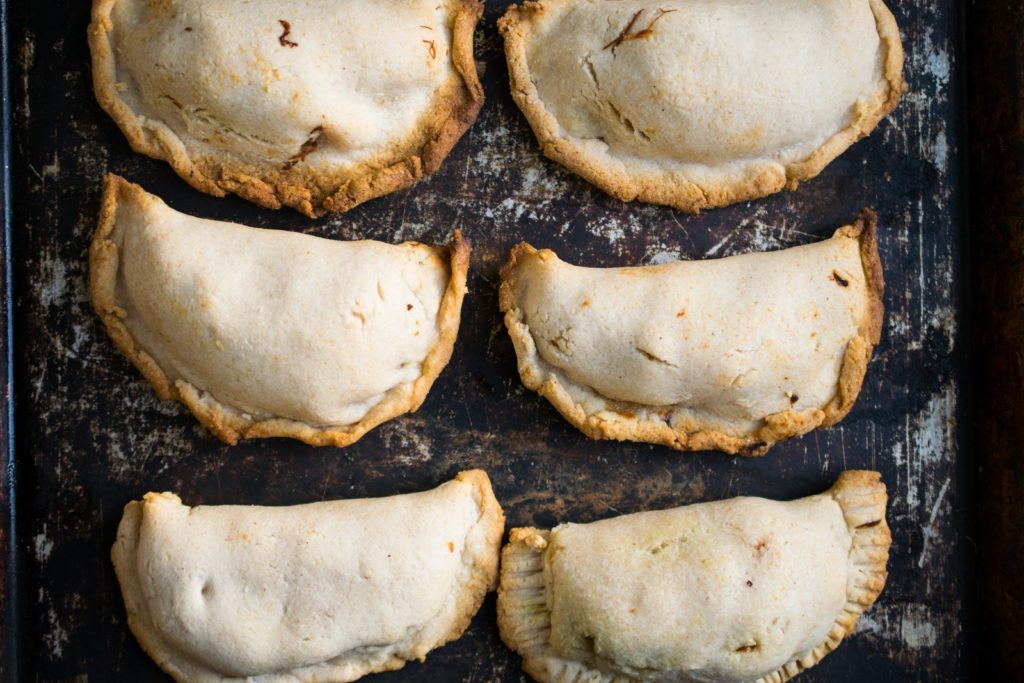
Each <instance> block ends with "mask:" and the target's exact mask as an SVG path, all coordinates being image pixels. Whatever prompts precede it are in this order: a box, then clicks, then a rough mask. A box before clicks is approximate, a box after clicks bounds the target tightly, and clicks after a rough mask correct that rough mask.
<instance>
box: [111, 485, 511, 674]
mask: <svg viewBox="0 0 1024 683" xmlns="http://www.w3.org/2000/svg"><path fill="white" fill-rule="evenodd" d="M454 480H455V481H460V482H463V483H466V484H468V485H470V486H471V487H472V488H473V498H474V501H475V502H476V504H477V506H478V508H479V510H480V516H479V518H478V521H477V524H478V525H481V526H482V527H483V548H481V549H479V551H478V552H476V553H475V554H473V556H472V557H471V558H469V559H470V566H471V569H470V575H469V578H468V580H467V581H466V582H465V583H463V584H460V585H459V586H458V589H459V591H460V593H459V595H458V596H457V598H456V607H455V611H454V615H453V617H452V620H451V624H452V625H451V628H450V629H449V630H448V631H447V632H446V634H445V635H444V636H442V637H440V638H438V639H437V640H436V642H434V643H432V644H427V645H425V646H422V652H423V655H422V656H420V658H419V659H420V661H423V660H424V659H425V657H426V654H428V653H429V652H430V651H432V650H435V649H437V648H439V647H441V646H443V645H444V644H445V643H448V642H450V641H452V640H455V639H457V638H459V637H461V636H462V634H463V633H465V631H466V629H467V628H468V627H469V623H470V622H471V621H472V619H473V617H474V616H475V615H476V613H477V612H478V611H479V610H480V606H481V605H482V604H483V601H484V598H485V597H486V595H487V593H488V592H490V591H492V590H494V589H495V588H496V587H497V585H498V558H499V552H500V548H501V537H502V535H503V533H504V530H505V515H504V512H503V511H502V509H501V505H500V504H499V503H498V500H497V498H495V496H494V491H493V489H492V488H491V480H490V478H489V477H488V476H487V473H486V472H485V471H484V470H479V469H475V470H464V471H462V472H459V473H458V474H457V475H456V476H455V478H454ZM154 496H156V497H159V496H171V497H173V498H175V499H177V496H174V494H169V493H147V494H146V495H145V496H143V500H142V501H131V502H129V503H128V504H127V505H126V506H125V508H124V515H123V516H122V518H121V522H120V524H119V525H118V528H117V539H116V541H115V543H114V545H113V547H112V548H111V553H110V555H111V560H112V562H113V565H114V572H115V574H116V575H117V579H118V583H119V585H120V586H121V593H122V596H123V598H124V602H125V607H126V611H127V616H128V627H129V628H130V630H131V632H132V634H133V635H134V636H135V638H136V640H138V641H139V645H140V646H141V647H142V649H143V650H144V651H145V652H146V654H148V655H149V656H150V657H151V658H152V659H153V661H155V662H156V663H157V664H158V665H159V666H160V668H161V669H163V670H164V671H165V672H166V673H168V674H169V675H170V676H171V677H172V678H174V679H175V680H176V681H179V682H180V683H196V682H202V683H227V682H232V683H234V682H238V683H241V681H244V680H250V679H242V678H234V677H229V676H221V675H219V674H216V673H214V672H208V671H207V670H202V669H200V668H198V667H197V666H195V665H193V664H192V662H191V661H190V660H189V659H188V657H187V655H184V654H183V653H181V652H180V651H179V650H178V649H177V648H175V647H174V646H173V645H171V644H170V643H168V642H166V641H165V640H164V639H163V638H161V637H160V634H159V631H158V630H157V629H156V628H155V626H154V625H153V623H152V620H151V618H150V615H149V611H148V609H147V606H146V601H145V595H144V593H143V591H142V586H141V583H140V580H139V575H138V554H137V545H138V538H139V528H140V526H141V524H142V518H143V514H144V506H145V501H146V500H147V499H149V498H150V497H154ZM179 502H180V499H179ZM463 552H464V560H465V559H466V557H465V554H466V553H469V552H470V548H469V547H468V546H467V547H466V548H465V550H464V551H463ZM377 654H378V655H383V656H378V657H377V659H376V660H373V659H367V660H365V661H362V662H350V661H342V662H338V663H333V664H332V663H330V662H325V663H322V664H319V665H313V666H309V667H305V668H303V669H299V670H297V671H292V672H275V673H268V674H264V675H261V676H260V677H259V680H260V681H262V683H315V682H316V681H353V680H356V679H357V678H360V677H362V676H365V675H367V674H371V673H379V672H382V671H394V670H396V669H401V668H402V667H404V666H405V664H406V663H407V661H409V660H407V659H404V658H402V657H399V656H396V655H394V654H387V653H384V652H381V653H377ZM179 662H184V663H185V665H184V666H183V665H182V664H179Z"/></svg>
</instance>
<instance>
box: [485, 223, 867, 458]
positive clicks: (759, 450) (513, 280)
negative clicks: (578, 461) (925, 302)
mask: <svg viewBox="0 0 1024 683" xmlns="http://www.w3.org/2000/svg"><path fill="white" fill-rule="evenodd" d="M832 239H833V240H856V241H857V243H858V249H859V254H860V263H861V267H862V269H863V278H864V283H865V294H866V302H865V306H864V311H865V313H864V316H863V318H862V319H861V320H860V322H859V324H858V326H857V332H856V334H855V335H854V336H852V338H850V340H849V342H848V343H847V344H846V347H845V351H844V352H843V356H842V363H841V366H840V369H839V373H838V377H837V381H836V385H835V393H834V395H833V397H832V398H831V399H830V400H829V401H828V402H827V403H826V404H825V405H824V406H822V407H820V408H812V409H800V410H795V409H789V410H785V411H782V412H778V413H773V414H769V415H766V416H765V417H764V418H763V419H762V424H761V426H759V427H758V428H756V429H754V430H752V431H750V432H749V433H746V434H737V433H729V432H727V431H724V430H722V429H717V428H715V427H714V426H712V425H710V424H703V425H700V424H698V425H696V426H695V425H694V424H693V422H692V421H690V422H689V423H688V424H683V423H682V422H671V421H670V420H668V419H667V418H666V417H665V416H666V415H669V414H671V413H672V411H673V410H675V409H676V408H678V407H679V406H671V405H643V404H639V403H632V402H628V401H617V400H613V399H609V398H607V397H603V396H601V395H600V392H598V391H597V390H595V389H593V388H592V387H587V386H582V385H580V384H579V383H577V382H575V381H574V380H573V379H571V378H570V377H568V376H567V374H566V373H565V372H564V371H563V370H561V369H559V368H557V367H555V366H552V365H551V364H549V363H548V362H547V361H545V359H543V358H542V357H541V356H540V354H539V353H538V350H537V342H538V338H537V335H536V334H535V332H534V331H533V330H532V329H531V327H530V323H529V321H528V320H527V319H526V314H525V311H524V310H523V309H522V308H521V303H520V302H519V301H517V296H516V291H517V290H518V289H519V288H520V278H522V277H524V275H523V273H522V268H521V262H522V261H523V259H525V258H532V257H534V256H540V257H541V258H551V257H554V255H553V254H551V253H550V252H547V251H546V250H545V251H542V252H538V251H537V250H536V249H534V248H533V247H531V246H530V245H528V244H526V243H521V244H519V245H518V246H516V247H515V248H514V249H513V250H512V254H511V256H510V259H509V261H508V263H506V265H505V266H504V267H503V268H502V270H501V278H502V283H501V287H500V291H499V307H500V309H501V311H502V312H503V313H504V314H505V325H506V327H507V328H508V331H509V334H510V336H511V338H512V342H513V345H514V346H515V350H516V355H517V358H518V365H519V374H520V377H521V379H522V381H523V384H524V385H525V386H526V387H527V388H529V389H532V390H534V391H536V392H538V393H539V394H540V395H541V396H543V397H544V398H546V399H547V400H548V401H550V402H551V404H552V405H553V406H554V407H555V408H556V409H557V410H558V412H559V413H561V414H562V416H563V417H565V419H566V420H568V421H569V422H570V423H571V424H573V425H574V426H576V427H577V428H578V429H580V430H581V431H582V432H583V433H584V434H586V435H587V436H589V437H591V438H594V439H614V440H620V441H642V442H648V443H655V444H660V445H664V446H668V447H670V448H675V449H678V450H690V451H696V450H721V451H724V452H726V453H739V454H741V455H762V454H764V453H765V452H766V451H767V450H768V448H770V447H771V446H772V445H773V444H774V443H776V442H778V441H781V440H784V439H787V438H791V437H793V436H798V435H801V434H804V433H806V432H808V431H810V430H812V429H815V428H817V427H822V426H829V425H832V424H835V423H836V422H838V421H840V420H842V419H843V418H844V417H845V416H846V415H847V414H848V413H849V412H850V410H851V408H852V407H853V405H854V403H855V401H856V399H857V395H858V394H859V392H860V388H861V385H862V383H863V380H864V375H865V373H866V371H867V366H868V362H869V361H870V359H871V353H872V350H873V349H874V347H875V345H877V344H878V342H879V339H880V336H881V330H882V321H883V313H884V306H883V303H882V295H883V292H884V281H883V276H882V266H881V261H880V259H879V255H878V246H877V220H876V217H875V214H874V212H872V211H870V210H864V211H862V212H861V214H860V215H859V216H858V218H857V220H856V221H855V222H854V223H853V224H852V225H849V226H846V227H843V228H840V229H839V230H838V231H837V232H836V233H835V235H833V237H832ZM526 286H528V285H526ZM581 392H582V393H587V395H593V396H594V397H595V399H596V400H598V401H603V403H604V406H605V409H603V410H600V411H595V410H594V409H593V408H590V409H588V408H587V407H586V406H584V405H583V404H582V403H581V402H580V401H579V400H578V399H577V398H574V394H575V395H576V396H579V395H580V393H581ZM670 422H671V423H670ZM697 422H698V423H699V422H700V420H698V421H697Z"/></svg>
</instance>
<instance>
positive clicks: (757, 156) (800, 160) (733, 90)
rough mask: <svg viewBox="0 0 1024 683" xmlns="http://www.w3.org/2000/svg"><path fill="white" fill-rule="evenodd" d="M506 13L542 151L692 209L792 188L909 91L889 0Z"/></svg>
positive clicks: (516, 79)
mask: <svg viewBox="0 0 1024 683" xmlns="http://www.w3.org/2000/svg"><path fill="white" fill-rule="evenodd" d="M498 26H499V28H500V29H501V33H502V35H503V36H504V37H505V54H506V55H507V58H508V66H509V74H510V78H511V81H512V96H513V97H514V98H515V101H516V103H517V104H518V105H519V107H520V109H522V110H523V113H524V114H525V115H526V118H527V120H529V122H530V125H531V126H532V127H533V132H534V133H535V134H536V136H537V139H538V140H539V141H540V144H541V147H542V148H543V150H544V153H545V154H546V155H547V156H549V157H551V158H552V159H554V160H555V161H558V162H559V163H561V164H563V165H565V166H567V167H568V168H569V169H570V170H572V171H574V172H576V173H578V174H580V175H581V176H583V177H584V178H586V179H587V180H589V181H590V182H592V183H594V184H595V185H597V186H598V187H600V188H601V189H602V190H604V191H605V192H608V193H609V194H611V195H613V196H614V197H617V198H619V199H622V200H626V201H630V200H634V199H636V200H639V201H644V202H653V203H655V204H667V205H669V206H674V207H676V208H677V209H680V210H682V211H691V212H696V211H699V210H700V209H703V208H707V207H715V206H723V205H725V204H731V203H733V202H738V201H742V200H746V199H752V198H755V197H763V196H765V195H768V194H771V193H773V192H778V191H779V190H782V189H784V188H788V189H793V188H795V187H796V186H797V183H798V182H799V181H801V180H806V179H808V178H813V177H814V176H816V175H818V173H820V172H821V170H822V169H823V168H824V167H825V166H826V165H827V164H828V163H829V162H830V161H831V160H832V159H834V158H835V157H836V156H838V155H839V154H841V153H842V152H843V151H844V150H845V149H846V148H847V147H849V146H850V145H851V144H853V143H854V142H856V141H857V140H858V139H860V138H861V137H863V136H865V135H867V134H868V133H870V132H871V131H872V130H873V129H874V128H875V126H876V125H878V122H879V121H880V120H881V119H882V118H883V117H884V116H886V115H887V114H888V113H889V112H891V111H892V110H893V109H894V108H895V107H896V103H897V101H898V100H899V97H900V95H901V94H902V93H903V92H904V91H905V90H906V86H905V84H904V82H903V76H902V71H903V47H902V45H901V43H900V37H899V30H898V28H897V26H896V21H895V19H894V18H893V16H892V14H891V13H890V12H889V10H888V8H886V6H885V4H884V3H883V2H882V0H742V1H741V0H686V2H680V1H678V0H668V1H667V2H651V1H650V0H623V1H621V2H610V1H609V0H540V1H539V2H526V3H524V4H522V5H516V6H512V7H509V9H508V11H507V12H506V14H505V16H504V17H503V18H502V19H501V20H500V21H499V23H498Z"/></svg>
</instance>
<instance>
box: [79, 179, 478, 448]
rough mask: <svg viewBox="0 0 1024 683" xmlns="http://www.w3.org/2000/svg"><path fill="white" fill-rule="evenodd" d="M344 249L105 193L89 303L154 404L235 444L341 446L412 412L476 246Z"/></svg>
mask: <svg viewBox="0 0 1024 683" xmlns="http://www.w3.org/2000/svg"><path fill="white" fill-rule="evenodd" d="M448 252H449V250H448V249H445V248H441V247H429V246H425V245H422V244H417V243H415V242H406V243H404V244H399V245H391V244H385V243H383V242H373V241H358V242H342V241H337V240H327V239H321V238H318V237H312V236H310V235H303V234H299V233H293V232H287V231H283V230H266V229H261V228H248V227H244V226H241V225H235V224H232V223H221V222H217V221H210V220H203V219H200V218H194V217H192V216H186V215H185V214H181V213H178V212H177V211H174V210H172V209H170V208H169V207H168V206H167V205H166V204H164V203H163V202H162V201H160V199H159V198H157V197H155V196H153V195H151V194H147V193H146V192H145V191H144V190H143V189H142V188H140V187H139V186H138V185H133V184H131V183H129V182H127V181H125V180H123V179H122V178H119V177H117V176H109V177H108V178H107V183H106V190H105V194H104V198H103V209H102V212H101V215H100V224H99V228H98V229H97V231H96V236H95V238H94V239H93V243H92V247H91V248H90V250H89V268H90V285H91V289H92V301H93V305H94V306H95V308H96V311H97V313H99V315H100V317H101V318H102V319H103V322H104V324H105V325H106V328H107V332H109V333H110V336H111V338H112V339H113V340H114V342H115V343H116V344H117V347H118V348H119V349H120V350H121V351H122V353H124V354H125V355H126V356H128V358H129V359H131V361H132V362H133V363H135V365H136V366H137V367H138V368H139V370H140V371H142V374H143V375H144V376H145V377H146V379H147V380H149V382H150V383H151V384H152V385H153V388H154V389H155V390H156V392H157V395H158V396H160V398H162V399H169V398H174V399H178V400H180V401H182V402H183V403H185V405H187V406H188V408H189V409H190V410H191V411H192V412H193V413H194V414H195V416H196V417H197V418H199V421H200V422H202V423H203V424H204V425H205V426H206V427H207V428H208V429H210V431H212V432H213V433H214V434H216V435H217V436H218V437H220V438H221V439H223V440H224V441H226V442H228V443H235V441H237V439H239V438H254V437H266V436H289V437H292V438H296V439H301V440H302V441H305V442H306V443H309V444H313V445H335V446H346V445H348V444H350V443H352V442H354V441H356V440H357V439H359V438H360V437H361V436H362V435H363V434H365V433H366V432H367V431H368V430H370V429H372V428H373V427H376V426H377V425H379V424H380V423H381V422H384V421H386V420H390V419H391V418H393V417H395V416H397V415H401V414H402V413H406V412H410V411H413V410H416V409H417V408H418V407H419V406H420V404H421V403H423V400H424V399H425V398H426V395H427V392H428V391H429V390H430V387H431V385H432V384H433V383H434V380H435V379H437V376H438V375H439V374H440V372H441V370H442V369H443V368H444V366H445V365H446V364H447V363H448V359H449V358H451V354H452V347H453V346H454V344H455V336H456V334H457V333H458V329H459V316H460V311H461V308H462V299H463V297H464V296H465V293H466V271H467V268H468V267H469V245H468V244H467V243H466V242H464V241H463V240H462V239H461V237H460V236H459V234H458V232H456V233H455V241H454V244H453V246H452V247H451V249H450V257H449V255H448Z"/></svg>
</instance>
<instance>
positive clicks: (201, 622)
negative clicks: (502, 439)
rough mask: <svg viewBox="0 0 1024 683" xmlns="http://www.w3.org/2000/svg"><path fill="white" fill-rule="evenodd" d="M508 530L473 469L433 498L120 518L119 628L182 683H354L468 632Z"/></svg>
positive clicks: (175, 502) (158, 500)
mask: <svg viewBox="0 0 1024 683" xmlns="http://www.w3.org/2000/svg"><path fill="white" fill-rule="evenodd" d="M504 525H505V518H504V515H503V514H502V511H501V507H500V506H499V505H498V501H497V500H495V498H494V493H493V492H492V491H491V483H490V481H489V480H488V478H487V475H486V474H485V473H484V472H482V471H481V470H472V471H469V472H462V473H461V474H459V475H458V476H457V477H456V478H455V480H454V481H450V482H448V483H446V484H444V485H442V486H440V487H438V488H436V489H434V490H432V491H426V492H423V493H412V494H407V495H401V496H393V497H390V498H376V499H361V500H338V501H328V502H321V503H311V504H308V505H296V506H293V507H279V508H269V507H255V506H252V507H250V506H238V505H223V506H203V507H194V508H190V507H187V506H185V505H182V504H181V500H180V499H179V498H178V497H177V496H175V495H173V494H170V493H147V494H146V495H145V496H144V497H143V500H142V501H141V502H139V501H134V502H131V503H129V504H128V505H127V507H125V510H124V517H123V518H122V519H121V525H120V526H119V527H118V530H117V542H116V543H114V548H113V551H112V553H111V554H112V557H113V561H114V568H115V569H116V570H117V578H118V581H119V582H120V584H121V592H122V594H123V595H124V601H125V606H126V607H127V610H128V625H129V626H130V627H131V629H132V632H133V633H134V634H135V637H136V638H138V640H139V643H140V644H141V645H142V647H143V649H145V650H146V652H148V653H149V655H150V656H151V657H152V658H153V659H154V660H155V661H156V663H157V664H159V665H160V666H161V667H162V668H163V669H164V670H165V671H166V672H167V673H169V674H171V675H172V676H173V677H174V678H175V679H176V680H178V681H189V682H196V683H221V682H227V681H239V682H241V681H243V680H244V681H251V682H254V683H279V682H280V683H285V682H288V683H298V682H309V683H312V682H313V681H316V682H318V683H328V682H332V681H333V682H340V681H353V680H355V679H357V678H359V677H360V676H363V675H365V674H368V673H373V672H376V671H387V670H391V669H398V668H401V667H402V666H403V665H404V664H405V662H406V661H409V660H411V659H419V660H423V659H424V658H425V657H426V655H427V653H428V652H430V650H432V649H434V648H436V647H439V646H440V645H443V644H444V643H446V642H448V641H449V640H453V639H455V638H458V637H459V636H461V635H462V633H463V631H465V630H466V627H467V626H468V625H469V622H470V620H471V619H472V618H473V615H474V614H476V611H477V610H478V609H479V608H480V604H481V602H483V599H484V595H485V594H486V593H487V591H489V590H493V588H494V586H495V584H496V582H497V574H498V549H499V546H500V545H501V535H502V532H503V530H504Z"/></svg>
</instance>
